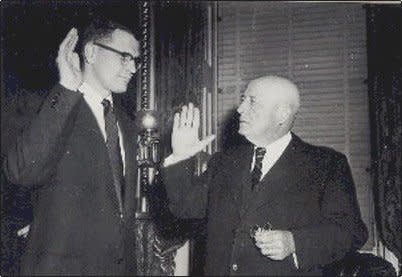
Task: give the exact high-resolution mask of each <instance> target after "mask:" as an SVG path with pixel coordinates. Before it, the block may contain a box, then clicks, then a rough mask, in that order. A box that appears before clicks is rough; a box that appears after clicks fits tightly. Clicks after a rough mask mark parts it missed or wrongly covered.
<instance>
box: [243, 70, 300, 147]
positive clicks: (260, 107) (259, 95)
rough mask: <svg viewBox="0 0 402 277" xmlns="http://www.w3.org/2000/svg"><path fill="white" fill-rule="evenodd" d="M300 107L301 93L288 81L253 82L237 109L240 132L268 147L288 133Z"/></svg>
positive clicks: (266, 78)
mask: <svg viewBox="0 0 402 277" xmlns="http://www.w3.org/2000/svg"><path fill="white" fill-rule="evenodd" d="M299 106H300V96H299V90H298V89H297V87H296V85H295V84H294V83H292V82H291V81H289V80H288V79H285V78H282V77H277V76H265V77H260V78H257V79H255V80H252V81H251V82H250V83H249V85H248V86H247V89H246V91H245V92H244V100H243V102H242V103H241V104H240V106H239V108H238V112H239V114H240V128H239V133H240V134H242V135H244V136H245V137H246V138H247V139H248V140H250V141H251V142H253V143H254V144H265V145H266V144H269V143H271V142H273V141H275V140H276V139H278V138H280V137H281V136H283V135H285V134H286V133H287V132H289V130H290V129H291V128H292V126H293V122H294V119H295V115H296V113H297V111H298V109H299Z"/></svg>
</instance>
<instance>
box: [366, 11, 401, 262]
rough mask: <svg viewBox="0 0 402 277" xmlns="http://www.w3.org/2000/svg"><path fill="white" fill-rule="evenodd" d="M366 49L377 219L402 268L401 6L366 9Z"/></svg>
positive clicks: (389, 247)
mask: <svg viewBox="0 0 402 277" xmlns="http://www.w3.org/2000/svg"><path fill="white" fill-rule="evenodd" d="M367 47H368V49H367V54H368V82H369V83H368V85H369V99H370V117H371V118H370V124H371V141H372V142H371V143H372V145H371V148H372V169H373V170H372V172H373V179H374V183H373V184H374V199H375V214H376V222H377V227H378V230H379V234H380V238H381V240H382V241H383V243H384V245H385V246H386V247H387V248H388V249H389V250H391V251H392V252H393V253H394V254H395V255H396V257H397V258H398V260H399V268H400V269H401V233H402V230H401V179H402V172H401V171H402V164H401V153H402V151H401V145H402V127H401V124H402V123H401V119H402V118H401V103H402V8H401V7H398V6H394V7H389V6H368V7H367Z"/></svg>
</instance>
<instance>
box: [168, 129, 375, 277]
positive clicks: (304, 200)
mask: <svg viewBox="0 0 402 277" xmlns="http://www.w3.org/2000/svg"><path fill="white" fill-rule="evenodd" d="M252 155H253V146H252V145H244V146H241V147H240V148H237V149H232V150H229V151H227V152H223V153H218V154H215V155H214V156H213V157H212V159H211V161H210V163H209V166H208V169H207V171H206V173H205V174H204V175H203V176H202V177H201V178H196V177H193V176H192V164H191V161H190V160H186V161H182V162H180V163H178V164H175V165H171V166H168V167H166V168H165V169H164V170H163V175H164V176H163V178H164V183H165V185H166V190H167V194H168V198H169V201H170V208H171V210H172V212H173V213H174V214H175V215H176V216H178V217H182V218H194V217H196V218H203V217H207V220H208V223H207V245H206V261H205V274H207V275H228V274H232V275H300V274H309V275H311V274H320V273H321V271H320V268H321V266H322V265H325V264H328V263H330V262H332V261H334V260H336V259H339V258H342V257H343V255H344V254H345V253H347V252H349V251H352V250H354V249H357V248H359V247H361V246H362V245H363V244H364V243H365V241H366V239H367V229H366V227H365V225H364V223H363V222H362V220H361V215H360V210H359V207H358V203H357V200H356V193H355V188H354V184H353V180H352V176H351V172H350V168H349V166H348V163H347V160H346V157H345V156H344V155H342V154H340V153H338V152H335V151H334V150H331V149H329V148H324V147H316V146H312V145H309V144H307V143H305V142H303V141H302V140H301V139H300V138H298V137H297V136H295V135H294V134H292V140H291V142H290V144H289V145H288V147H287V148H286V150H285V152H284V153H283V155H282V156H281V157H280V158H279V160H278V161H277V162H276V163H275V165H274V166H273V167H272V168H271V170H270V171H269V172H268V173H267V174H266V175H265V176H264V178H263V179H262V180H261V182H260V184H258V189H257V191H256V192H253V193H252V195H251V198H249V199H248V200H247V201H248V203H247V204H248V208H247V209H244V208H242V207H244V205H242V204H244V202H242V201H246V199H244V198H245V195H244V193H243V192H244V188H245V187H244V186H251V181H250V178H251V176H250V173H249V171H250V165H251V160H252ZM267 155H269V153H267ZM242 198H243V199H242ZM266 222H270V223H271V224H272V226H273V228H274V229H278V230H289V231H291V232H292V233H293V235H294V239H295V245H296V254H297V259H298V263H299V269H298V270H297V269H296V267H295V265H294V263H293V259H292V257H291V256H289V257H287V258H286V259H285V260H283V261H273V260H271V259H269V258H266V257H264V256H262V255H261V254H260V252H259V251H258V250H257V248H256V247H255V246H254V244H253V242H252V240H251V238H250V235H249V230H250V228H252V227H253V226H254V225H255V224H260V225H262V224H264V223H266ZM233 265H235V266H233Z"/></svg>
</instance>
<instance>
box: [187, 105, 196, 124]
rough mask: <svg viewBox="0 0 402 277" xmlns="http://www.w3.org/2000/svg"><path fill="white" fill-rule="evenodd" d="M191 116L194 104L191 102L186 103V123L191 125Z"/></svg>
mask: <svg viewBox="0 0 402 277" xmlns="http://www.w3.org/2000/svg"><path fill="white" fill-rule="evenodd" d="M193 118H194V105H193V103H191V102H190V103H189V104H188V110H187V125H188V126H192V125H193Z"/></svg>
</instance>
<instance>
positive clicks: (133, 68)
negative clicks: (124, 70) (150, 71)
mask: <svg viewBox="0 0 402 277" xmlns="http://www.w3.org/2000/svg"><path fill="white" fill-rule="evenodd" d="M127 66H128V70H129V71H130V72H131V73H132V74H134V73H136V72H137V69H138V67H137V64H136V63H135V61H134V60H131V61H130V62H129V63H128V65H127Z"/></svg>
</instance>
